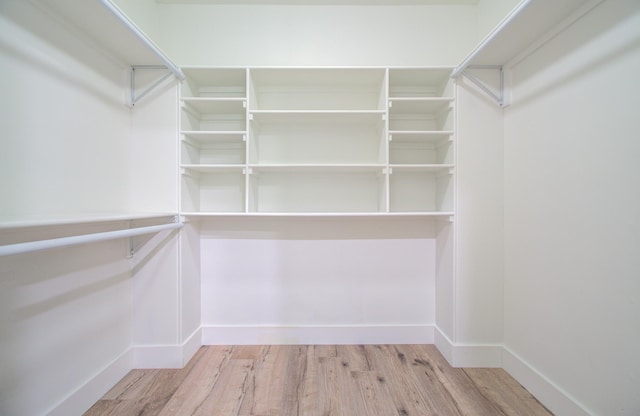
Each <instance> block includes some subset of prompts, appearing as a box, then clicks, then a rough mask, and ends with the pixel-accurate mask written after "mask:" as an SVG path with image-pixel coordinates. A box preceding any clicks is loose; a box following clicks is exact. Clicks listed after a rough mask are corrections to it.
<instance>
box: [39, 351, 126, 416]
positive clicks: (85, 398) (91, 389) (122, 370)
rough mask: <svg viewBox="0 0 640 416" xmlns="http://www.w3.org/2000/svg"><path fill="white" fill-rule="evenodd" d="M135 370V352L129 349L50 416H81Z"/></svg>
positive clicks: (75, 392)
mask: <svg viewBox="0 0 640 416" xmlns="http://www.w3.org/2000/svg"><path fill="white" fill-rule="evenodd" d="M132 368H133V350H132V349H131V348H129V349H128V350H127V351H125V352H123V353H122V354H121V355H120V356H119V357H118V358H116V359H115V360H113V361H112V362H111V363H110V364H109V365H107V366H106V367H105V368H103V369H102V370H101V371H99V372H98V373H97V374H96V375H95V376H94V377H92V378H91V379H90V380H88V381H87V382H86V383H84V384H83V385H82V386H80V387H79V388H77V389H76V390H75V391H74V392H73V393H71V394H70V395H69V396H67V397H66V398H65V399H64V400H62V402H60V403H59V404H58V405H56V406H55V407H54V408H53V409H52V410H51V411H49V412H47V415H50V416H58V415H59V416H68V415H81V414H83V413H84V412H86V411H87V410H89V408H90V407H91V406H93V405H94V403H95V402H96V401H98V400H99V399H100V398H101V397H102V396H104V394H105V393H106V392H108V391H109V390H110V389H111V387H113V386H114V385H115V384H116V383H117V382H118V381H120V380H121V379H122V378H123V377H124V376H125V375H126V374H127V373H128V372H129V371H131V369H132Z"/></svg>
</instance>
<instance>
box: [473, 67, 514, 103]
mask: <svg viewBox="0 0 640 416" xmlns="http://www.w3.org/2000/svg"><path fill="white" fill-rule="evenodd" d="M474 69H475V70H493V71H497V77H498V81H497V86H490V85H487V82H485V81H483V80H482V79H480V78H479V77H478V76H476V75H475V74H473V73H472V72H471V71H472V70H474ZM462 75H464V76H465V77H467V79H468V80H469V81H471V82H473V83H474V84H475V85H476V86H477V87H478V88H480V89H481V90H482V91H484V92H485V93H486V94H487V95H488V96H489V97H491V98H493V99H494V100H495V101H496V102H497V103H498V105H499V106H500V107H506V106H507V105H509V103H508V102H507V99H506V93H505V90H506V87H505V71H504V67H503V66H502V65H469V66H468V67H466V68H465V69H464V70H463V71H462ZM496 89H497V91H495V90H496Z"/></svg>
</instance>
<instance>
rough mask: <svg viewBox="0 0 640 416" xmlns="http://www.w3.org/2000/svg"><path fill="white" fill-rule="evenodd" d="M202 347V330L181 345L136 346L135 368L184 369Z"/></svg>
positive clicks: (198, 330) (134, 351) (134, 353)
mask: <svg viewBox="0 0 640 416" xmlns="http://www.w3.org/2000/svg"><path fill="white" fill-rule="evenodd" d="M201 346H202V329H201V328H198V329H196V330H195V331H194V332H193V333H192V334H191V335H190V336H189V337H188V338H187V340H186V341H185V342H184V343H182V344H180V345H135V346H134V347H133V368H183V367H184V366H185V365H186V364H187V363H188V362H189V360H190V359H191V357H193V355H194V354H195V353H196V352H197V351H198V349H199V348H200V347H201Z"/></svg>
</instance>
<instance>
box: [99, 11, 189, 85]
mask: <svg viewBox="0 0 640 416" xmlns="http://www.w3.org/2000/svg"><path fill="white" fill-rule="evenodd" d="M99 1H100V3H102V5H103V6H104V7H106V8H107V9H108V10H109V11H110V12H111V14H113V15H114V16H115V17H116V18H117V19H118V20H119V21H121V22H122V24H124V25H125V26H126V27H127V29H129V30H130V31H131V33H133V34H134V35H135V36H136V37H137V38H138V39H140V41H141V42H142V43H144V44H145V45H146V46H147V47H148V48H149V49H150V50H151V51H152V52H153V53H154V54H155V55H156V56H157V57H158V59H160V60H161V61H162V63H163V64H164V65H165V66H166V67H167V69H169V71H171V72H172V73H173V75H175V76H176V77H177V78H178V79H179V80H180V81H184V80H185V78H186V77H185V75H184V73H183V72H182V70H181V69H180V68H178V66H177V65H176V64H174V63H173V62H172V61H171V59H169V58H168V57H167V55H165V54H164V52H162V51H161V50H160V48H158V47H157V46H156V45H155V43H153V42H152V41H151V39H149V38H148V37H147V36H146V35H145V34H144V33H142V31H141V30H140V29H139V28H138V26H136V25H135V24H134V23H133V22H132V21H131V19H129V18H128V17H127V16H126V15H125V14H124V13H122V11H121V10H120V9H119V8H118V7H117V6H116V5H115V4H113V3H112V2H111V0H99Z"/></svg>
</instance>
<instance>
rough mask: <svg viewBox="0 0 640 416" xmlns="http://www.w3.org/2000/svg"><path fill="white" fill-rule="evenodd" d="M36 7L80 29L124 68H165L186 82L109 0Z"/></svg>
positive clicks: (50, 0) (55, 1) (55, 0)
mask: <svg viewBox="0 0 640 416" xmlns="http://www.w3.org/2000/svg"><path fill="white" fill-rule="evenodd" d="M39 3H41V4H43V6H45V7H47V8H48V9H50V10H52V11H53V12H55V13H57V14H59V15H60V16H61V17H63V18H64V19H65V20H67V21H69V22H71V23H72V24H73V25H74V26H76V27H77V28H79V29H81V30H82V31H83V32H85V33H86V34H87V35H88V36H89V37H90V38H91V39H93V40H95V41H97V42H98V43H99V44H100V45H101V46H103V47H104V48H105V49H106V50H107V51H109V53H111V54H112V55H113V56H114V57H116V58H117V59H119V60H120V61H122V62H123V63H124V64H128V65H130V66H141V65H154V66H155V65H159V66H160V65H161V66H166V67H167V69H169V71H171V72H172V73H173V74H174V75H175V76H176V77H178V78H179V79H180V80H183V79H184V78H185V76H184V74H183V73H182V70H181V69H180V68H179V67H178V66H177V65H176V64H175V63H173V62H172V61H171V60H170V59H169V58H168V57H167V55H165V54H164V52H162V51H161V50H160V48H158V46H157V45H156V44H155V43H153V41H152V40H151V39H149V38H148V37H147V36H146V35H145V34H144V33H143V32H142V30H140V28H138V27H137V26H136V25H135V24H134V23H133V22H132V21H131V19H129V18H128V17H127V16H126V15H125V14H124V13H123V12H122V11H121V10H120V9H119V8H118V7H117V6H115V5H114V4H113V2H111V1H110V0H46V1H44V0H39Z"/></svg>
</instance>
